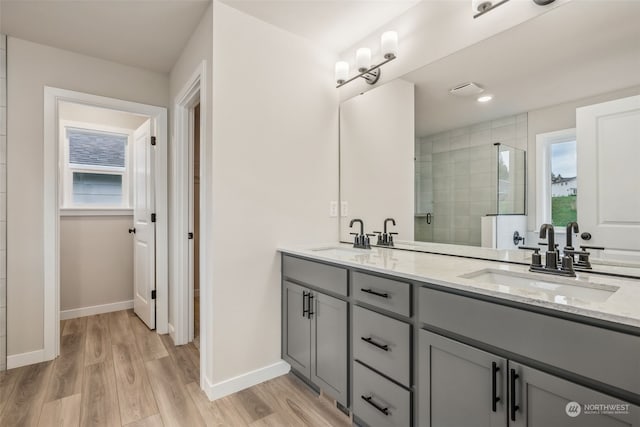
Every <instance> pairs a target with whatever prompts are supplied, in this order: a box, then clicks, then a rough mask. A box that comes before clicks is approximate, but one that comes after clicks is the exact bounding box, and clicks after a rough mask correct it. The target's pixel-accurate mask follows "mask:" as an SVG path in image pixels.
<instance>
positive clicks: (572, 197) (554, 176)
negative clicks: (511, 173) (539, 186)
mask: <svg viewBox="0 0 640 427" xmlns="http://www.w3.org/2000/svg"><path fill="white" fill-rule="evenodd" d="M550 149H551V152H550V159H549V160H550V164H551V178H550V179H551V223H552V224H553V225H554V226H555V227H565V226H566V225H567V224H568V223H570V222H572V221H577V220H578V211H577V209H576V202H577V197H578V186H577V182H576V178H577V174H576V141H575V140H574V141H567V142H556V143H552V144H551V147H550Z"/></svg>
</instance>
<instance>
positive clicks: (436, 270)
mask: <svg viewBox="0 0 640 427" xmlns="http://www.w3.org/2000/svg"><path fill="white" fill-rule="evenodd" d="M278 250H279V251H280V252H283V253H288V254H292V255H299V256H303V257H307V258H312V259H317V260H320V261H326V262H332V263H336V264H342V265H345V266H349V267H357V268H360V269H364V270H370V271H374V272H378V273H383V274H388V275H393V276H397V277H401V278H406V279H410V280H416V281H422V282H428V283H432V284H435V285H441V286H446V287H449V288H453V289H459V290H463V291H468V292H474V293H478V294H482V295H488V296H492V297H496V298H501V299H505V300H510V301H516V302H520V303H525V304H530V305H533V306H538V307H544V308H547V309H553V310H558V311H562V312H566V313H572V314H576V315H580V316H585V317H590V318H594V319H599V320H604V321H609V322H615V323H620V324H624V325H628V326H633V327H637V328H640V280H635V279H625V278H619V277H613V276H605V275H600V274H589V273H581V272H578V273H577V276H576V277H575V278H569V277H567V278H565V277H560V276H554V275H550V274H543V273H530V272H529V269H528V266H526V265H517V264H506V263H500V262H495V261H484V260H476V259H469V258H461V257H459V256H450V255H438V254H431V253H422V252H412V251H402V250H394V249H387V248H380V247H374V248H372V249H370V250H365V249H353V248H352V247H351V245H348V244H339V243H333V244H325V245H322V244H318V245H306V246H294V245H292V246H282V247H280V248H278ZM487 269H488V270H487ZM481 270H487V271H486V272H488V273H492V272H493V273H495V272H498V273H506V274H507V275H514V276H518V275H520V277H529V278H532V277H533V278H534V279H535V280H539V281H540V282H541V283H538V282H536V284H535V285H534V286H528V285H522V284H520V285H512V284H511V283H509V281H508V280H507V283H508V284H496V283H491V281H485V280H484V279H482V278H464V277H461V276H465V275H476V273H477V274H482V271H481ZM507 279H509V277H507ZM514 282H517V279H515V280H514ZM549 282H553V283H549ZM584 288H587V290H586V292H584V293H582V290H583V289H584ZM576 290H577V291H578V292H577V293H576V292H575V291H576Z"/></svg>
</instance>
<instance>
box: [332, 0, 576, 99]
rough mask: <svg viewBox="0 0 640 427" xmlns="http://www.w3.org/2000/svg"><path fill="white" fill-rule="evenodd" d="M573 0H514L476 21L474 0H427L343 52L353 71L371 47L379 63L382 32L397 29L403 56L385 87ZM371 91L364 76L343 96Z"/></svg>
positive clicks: (385, 72)
mask: <svg viewBox="0 0 640 427" xmlns="http://www.w3.org/2000/svg"><path fill="white" fill-rule="evenodd" d="M570 1H575V0H556V1H555V2H553V3H551V4H550V5H547V6H542V7H541V6H538V5H536V4H535V3H534V2H533V1H531V0H514V1H510V2H508V3H505V4H503V5H502V6H500V7H498V8H496V9H494V10H492V11H491V12H489V13H487V14H485V15H483V16H481V17H479V18H477V19H473V14H472V12H471V1H470V0H456V1H421V2H419V3H418V4H417V5H416V6H415V7H412V8H411V9H409V10H407V11H406V12H405V13H404V14H402V15H400V16H399V17H397V18H395V19H393V20H392V21H390V22H388V23H387V24H385V25H384V26H383V27H382V28H380V29H379V30H376V31H374V32H372V33H371V34H370V35H368V36H367V37H365V38H364V39H362V40H361V41H359V42H357V43H354V44H353V46H352V47H350V48H348V49H346V50H345V51H344V52H342V53H341V54H340V58H341V59H342V60H344V61H348V62H350V64H351V67H350V68H351V70H355V51H356V49H357V48H358V47H362V46H366V47H369V48H371V50H372V53H373V55H372V57H373V60H374V62H379V61H380V60H381V55H380V53H379V51H380V36H381V35H382V33H383V32H384V31H386V30H396V31H397V32H398V36H399V42H400V43H399V54H398V58H397V59H396V60H394V61H393V62H390V63H388V64H386V65H385V66H384V67H383V68H382V76H381V77H380V82H379V83H378V84H377V85H380V84H384V83H385V82H389V81H391V80H393V79H396V78H398V77H401V76H403V75H405V74H406V73H408V72H409V71H413V70H416V69H418V68H420V67H422V66H424V65H426V64H429V63H431V62H434V61H436V60H438V59H440V58H444V57H445V56H447V55H450V54H452V53H454V52H456V51H458V50H461V49H463V48H465V47H467V46H471V45H472V44H475V43H477V42H479V41H481V40H484V39H487V38H489V37H491V36H493V35H495V34H498V33H501V32H503V31H506V30H508V29H509V28H512V27H515V26H517V25H519V24H521V23H522V22H525V21H528V20H529V19H532V18H535V17H536V16H538V15H540V14H542V13H546V12H548V11H549V10H552V9H554V8H556V7H560V6H562V5H564V4H566V3H568V2H570ZM352 74H353V71H352ZM373 87H375V86H373ZM370 89H372V86H370V85H368V84H367V83H365V82H364V80H362V79H359V82H355V83H350V84H348V85H346V86H343V87H342V88H341V89H340V90H339V92H340V98H341V99H347V98H350V97H352V96H354V95H356V94H357V93H359V92H362V91H364V90H370Z"/></svg>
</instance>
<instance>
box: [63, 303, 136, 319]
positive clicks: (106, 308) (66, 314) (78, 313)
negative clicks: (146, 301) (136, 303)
mask: <svg viewBox="0 0 640 427" xmlns="http://www.w3.org/2000/svg"><path fill="white" fill-rule="evenodd" d="M129 308H133V300H129V301H120V302H112V303H110V304H101V305H93V306H91V307H81V308H74V309H71V310H64V311H60V320H68V319H75V318H76V317H84V316H93V315H94V314H102V313H111V312H112V311H120V310H127V309H129Z"/></svg>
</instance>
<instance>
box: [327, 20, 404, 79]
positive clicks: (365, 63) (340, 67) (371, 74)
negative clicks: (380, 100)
mask: <svg viewBox="0 0 640 427" xmlns="http://www.w3.org/2000/svg"><path fill="white" fill-rule="evenodd" d="M380 45H381V48H382V49H381V50H382V56H383V57H384V60H383V61H381V62H379V63H377V64H374V65H371V49H369V48H368V47H361V48H360V49H358V50H357V51H356V70H358V73H359V74H357V75H355V76H353V77H351V78H350V79H349V78H348V76H349V63H348V62H345V61H339V62H336V68H335V78H336V83H338V85H337V86H336V87H337V88H338V87H341V86H344V85H346V84H347V83H349V82H352V81H354V80H355V79H357V78H358V77H362V78H363V79H364V80H365V81H366V82H367V83H369V84H370V85H372V84H375V83H376V82H377V81H378V80H379V79H380V73H381V71H380V67H382V66H383V65H384V64H386V63H387V62H391V61H393V60H394V59H396V57H397V55H398V33H396V32H395V31H386V32H384V33H383V34H382V37H381V38H380Z"/></svg>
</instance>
